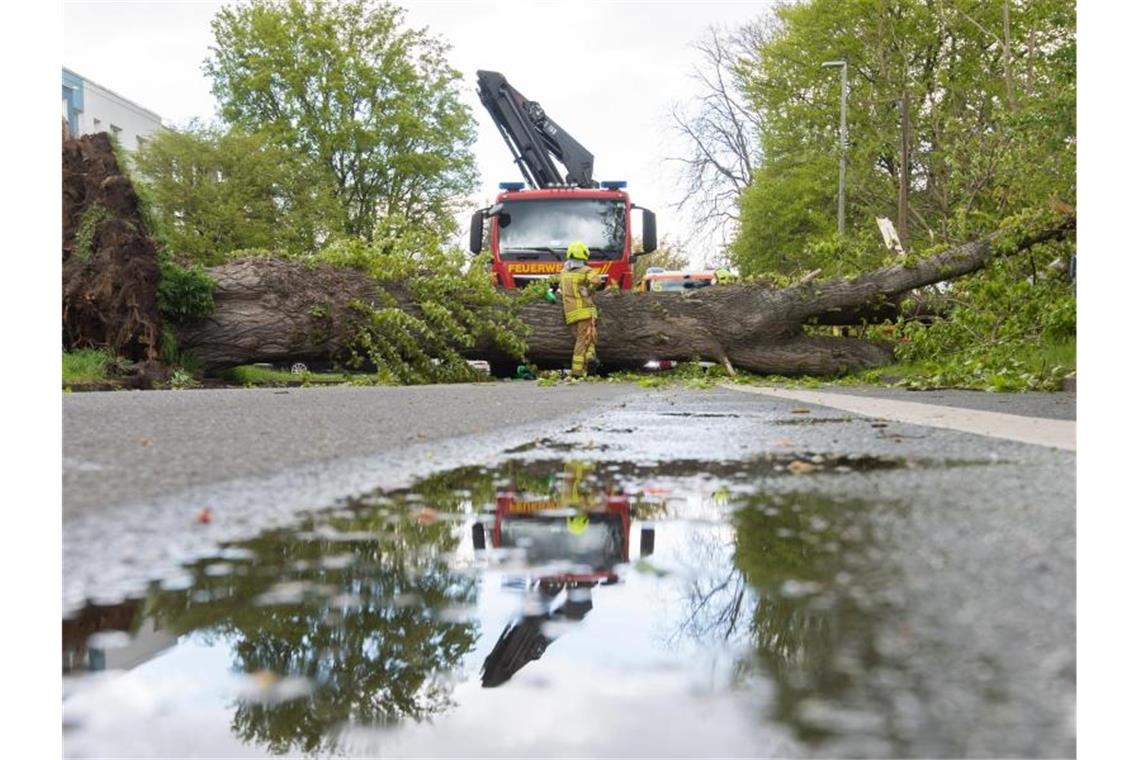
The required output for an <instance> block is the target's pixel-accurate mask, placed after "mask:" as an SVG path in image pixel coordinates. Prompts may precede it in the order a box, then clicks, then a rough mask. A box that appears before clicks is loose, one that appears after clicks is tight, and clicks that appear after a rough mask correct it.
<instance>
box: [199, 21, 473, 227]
mask: <svg viewBox="0 0 1140 760" xmlns="http://www.w3.org/2000/svg"><path fill="white" fill-rule="evenodd" d="M212 27H213V31H214V38H215V45H214V46H213V47H212V48H211V50H210V56H209V57H208V59H207V60H206V62H205V66H204V68H205V72H206V74H207V75H208V76H209V77H210V78H211V79H212V80H213V92H214V95H215V96H216V97H217V99H218V102H219V104H220V111H221V116H222V118H223V119H224V120H225V121H226V122H227V123H228V124H230V125H233V126H237V127H241V128H243V129H244V130H247V131H250V132H265V133H266V134H267V135H269V136H270V137H271V139H273V140H274V141H275V142H277V143H278V144H280V145H281V146H283V147H285V148H288V149H291V150H294V151H297V152H299V153H301V154H303V155H305V156H308V157H309V158H311V159H312V160H313V161H315V162H316V163H317V165H319V166H320V167H322V169H323V170H325V171H326V172H327V173H328V175H329V181H330V184H331V189H332V194H333V197H334V198H335V199H336V200H337V202H338V204H339V209H340V217H341V218H340V220H339V221H340V224H339V226H341V227H342V228H343V230H344V232H345V233H347V234H349V235H360V236H363V237H365V238H371V236H372V233H373V230H374V228H375V225H376V221H377V219H378V217H383V216H399V217H401V218H403V219H405V220H406V221H407V222H408V223H410V224H413V225H420V226H427V225H433V226H435V227H436V228H439V229H450V228H451V227H453V226H454V224H455V222H454V219H453V217H452V214H451V210H450V209H449V201H450V199H452V198H455V197H457V196H462V195H463V194H464V193H466V192H469V191H470V190H471V189H472V188H473V186H474V182H475V178H476V171H475V162H474V157H473V155H472V153H471V146H472V144H473V142H474V139H475V129H474V121H473V119H472V116H471V113H470V110H469V109H468V108H467V106H465V105H464V104H463V103H462V101H461V100H460V97H459V92H458V84H459V81H460V74H459V72H458V71H456V70H455V69H453V68H451V67H450V66H449V65H448V63H447V59H446V54H447V50H448V48H447V46H446V45H445V44H444V43H443V42H441V41H439V40H438V39H436V38H434V37H432V36H431V35H429V34H428V32H427V31H426V30H423V29H409V28H406V27H405V26H404V24H403V11H402V10H401V9H400V8H398V7H396V6H394V5H391V4H389V3H386V2H382V1H380V2H378V1H377V0H347V1H346V2H335V3H334V2H323V1H322V0H254V1H253V2H251V3H248V4H242V5H237V6H228V7H226V8H224V9H222V10H221V11H220V12H219V13H218V15H217V16H216V17H215V18H214V20H213V22H212Z"/></svg>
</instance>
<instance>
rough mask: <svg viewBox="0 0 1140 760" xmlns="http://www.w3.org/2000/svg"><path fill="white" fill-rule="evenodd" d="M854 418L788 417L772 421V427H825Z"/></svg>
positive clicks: (850, 420)
mask: <svg viewBox="0 0 1140 760" xmlns="http://www.w3.org/2000/svg"><path fill="white" fill-rule="evenodd" d="M854 420H855V418H854V417H790V418H788V419H783V420H772V424H773V425H825V424H827V423H831V422H853V421H854Z"/></svg>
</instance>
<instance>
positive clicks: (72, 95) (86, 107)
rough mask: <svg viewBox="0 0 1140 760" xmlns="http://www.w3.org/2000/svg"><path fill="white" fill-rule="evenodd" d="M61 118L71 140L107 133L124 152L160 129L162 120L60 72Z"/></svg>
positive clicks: (66, 70) (93, 85) (68, 72)
mask: <svg viewBox="0 0 1140 760" xmlns="http://www.w3.org/2000/svg"><path fill="white" fill-rule="evenodd" d="M63 118H64V119H66V120H67V129H68V132H70V133H71V135H72V136H73V137H79V136H80V135H90V134H95V133H96V132H110V133H111V134H112V135H113V136H114V137H116V138H117V139H118V141H119V144H120V145H121V146H122V147H123V148H124V149H126V150H128V151H133V150H135V149H137V148H138V147H139V146H140V145H142V144H143V143H144V142H146V139H147V138H148V137H149V136H150V135H152V134H154V133H155V132H157V131H158V130H160V129H162V117H160V116H159V115H158V114H156V113H155V112H154V111H150V110H147V109H146V108H143V107H142V106H140V105H139V104H138V103H134V102H132V101H130V100H127V99H126V98H124V97H123V96H122V95H119V94H117V93H114V92H112V91H111V90H108V89H107V88H106V87H103V86H101V85H99V84H96V83H95V82H92V81H91V80H90V79H85V78H83V77H81V76H79V75H78V74H76V73H75V72H74V71H71V70H70V69H67V68H65V69H64V70H63Z"/></svg>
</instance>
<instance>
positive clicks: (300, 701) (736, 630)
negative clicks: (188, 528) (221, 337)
mask: <svg viewBox="0 0 1140 760" xmlns="http://www.w3.org/2000/svg"><path fill="white" fill-rule="evenodd" d="M792 462H801V464H804V465H806V466H808V467H810V468H811V470H812V471H813V472H815V473H816V474H823V475H826V476H832V475H833V474H834V475H835V476H842V474H843V473H847V472H851V471H858V470H874V469H889V468H894V467H900V466H903V465H904V464H905V463H903V462H901V461H893V460H850V459H846V460H841V459H834V458H824V457H815V458H812V457H803V458H801V459H796V458H793V457H789V458H787V459H785V460H781V459H778V458H776V459H766V460H757V461H754V462H728V463H701V462H680V463H672V464H670V465H656V464H654V465H648V464H647V465H644V466H637V465H630V464H606V463H585V462H577V461H568V462H566V461H545V462H544V461H530V462H509V463H507V464H506V465H504V466H502V467H500V468H497V469H482V468H465V469H460V470H455V471H451V472H446V473H442V474H440V475H437V476H435V477H432V478H429V479H427V480H424V481H422V482H421V483H419V484H418V485H417V486H416V487H414V488H412V489H410V490H407V491H402V492H396V493H389V494H385V495H378V496H375V497H371V498H366V499H362V500H360V501H357V502H354V503H351V504H349V505H348V506H346V507H343V508H340V509H337V510H335V511H331V512H325V513H319V514H316V515H314V516H313V517H311V518H310V519H309V520H308V521H307V522H306V523H305V524H304V525H302V526H300V527H299V529H297V530H290V531H277V532H271V533H267V534H264V535H262V536H260V537H258V538H257V539H255V540H251V541H247V542H243V543H240V544H235V545H231V546H228V547H226V548H225V550H224V551H222V552H220V553H219V554H218V556H216V557H212V558H209V559H207V560H203V561H200V562H198V563H196V564H194V565H192V566H189V567H186V568H185V571H184V573H183V574H181V575H180V576H178V577H172V578H166V579H163V580H162V581H161V582H156V583H154V584H152V586H151V587H150V588H149V589H148V591H147V593H146V595H145V597H143V598H139V599H133V600H128V601H125V602H123V603H121V604H117V605H112V606H102V607H96V606H91V607H88V608H87V609H85V610H83V611H81V612H79V613H77V614H75V615H73V616H71V617H69V618H67V619H65V620H64V621H63V639H64V649H63V673H64V683H65V689H64V739H65V750H66V753H67V755H68V756H74V757H79V756H104V755H114V756H120V757H122V756H184V755H205V756H219V755H224V756H227V757H229V756H258V755H265V754H280V753H288V754H313V753H317V754H322V755H324V754H338V755H339V754H345V755H369V756H376V755H381V754H382V755H421V756H422V755H434V756H439V755H461V756H471V755H481V756H503V755H546V754H559V755H567V754H570V755H604V756H622V755H640V756H650V755H654V756H661V755H666V756H693V755H699V756H709V755H716V756H770V755H781V756H792V755H800V754H804V753H805V752H810V751H811V748H812V747H813V746H816V745H817V743H818V742H820V741H821V740H825V739H827V738H828V737H833V736H836V735H843V736H846V737H856V738H859V737H862V740H863V744H862V745H860V746H862V747H863V748H864V750H865V753H866V754H880V753H883V754H900V753H901V754H905V753H906V751H907V747H908V746H911V745H910V744H909V742H910V740H911V739H912V738H913V736H914V734H915V732H921V730H922V727H921V721H920V722H919V723H918V724H916V723H914V722H913V721H912V722H911V723H907V722H906V721H905V720H900V719H899V712H900V710H903V711H905V710H907V709H912V705H910V703H908V702H906V698H907V696H908V695H911V697H912V698H913V694H912V692H911V690H910V685H909V684H908V683H907V682H906V681H905V679H904V678H903V676H902V675H901V674H903V673H904V667H903V665H902V663H903V661H904V660H905V658H906V656H907V653H908V652H909V651H911V648H912V646H913V644H914V641H913V638H914V636H913V632H908V631H906V630H905V629H901V628H900V626H899V625H898V624H897V622H896V620H895V618H894V617H893V615H892V609H891V604H892V601H891V597H890V595H889V594H884V593H883V590H884V589H889V587H890V575H891V573H892V567H891V565H890V561H889V558H888V557H886V556H885V555H884V554H883V552H881V551H880V550H879V548H878V540H877V537H876V535H875V532H874V531H873V530H872V522H873V521H872V520H871V517H872V511H873V510H896V511H897V510H898V509H899V508H898V507H892V506H890V505H868V504H865V503H862V502H858V501H853V500H841V499H834V498H828V497H822V496H818V495H813V494H811V493H800V494H785V495H780V496H776V495H771V494H765V493H763V492H761V491H759V490H758V489H757V487H756V483H757V474H758V473H759V474H761V475H770V476H776V477H794V475H793V473H795V472H796V470H795V468H794V467H792V466H791V465H792ZM852 477H855V476H854V475H853V476H852ZM900 699H901V700H902V703H901V704H902V706H901V708H900V706H899V704H900V702H899V700H900Z"/></svg>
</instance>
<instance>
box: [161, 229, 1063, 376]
mask: <svg viewBox="0 0 1140 760" xmlns="http://www.w3.org/2000/svg"><path fill="white" fill-rule="evenodd" d="M1075 226H1076V217H1075V215H1073V214H1067V215H1064V216H1059V217H1053V218H1052V219H1051V220H1050V221H1049V222H1047V223H1043V224H1041V225H1040V226H1039V227H1038V228H1036V229H1032V230H1029V231H1026V232H1023V233H1021V234H1020V235H1018V236H1013V234H1012V233H1010V232H1008V231H998V232H995V233H992V234H990V235H988V236H986V237H984V238H982V239H980V240H976V241H973V242H970V243H966V244H964V245H961V246H958V247H956V248H952V249H950V250H947V251H944V252H942V253H940V254H937V255H935V256H930V257H927V258H924V259H919V260H917V261H914V262H913V263H910V264H899V265H896V266H891V267H886V268H883V269H879V270H876V271H873V272H869V273H866V274H863V275H860V276H858V277H854V278H850V279H844V278H840V279H832V280H828V281H822V282H808V283H804V284H801V285H797V286H793V287H790V288H783V289H773V288H771V287H765V286H762V285H757V284H739V285H722V286H716V287H711V288H703V289H700V290H695V291H691V292H689V293H636V292H629V291H616V290H609V291H606V292H603V293H599V294H598V295H597V297H596V299H595V300H596V303H597V305H598V312H599V319H598V336H599V342H598V358H599V359H600V360H601V362H602V363H603V364H604V365H606V366H608V367H614V368H623V367H629V368H636V367H641V366H643V365H644V363H645V362H647V361H650V360H653V359H658V360H663V359H673V360H688V359H693V358H697V359H702V360H706V361H714V362H725V361H728V362H730V363H731V364H732V366H734V367H736V368H737V369H742V370H746V371H750V372H757V373H764V374H784V375H834V374H842V373H845V372H851V371H858V370H862V369H867V368H870V367H875V366H882V365H884V364H888V363H890V362H891V361H892V359H893V355H892V349H891V346H890V345H889V344H886V343H882V342H874V341H868V340H861V339H857V338H832V337H821V336H809V335H806V334H805V332H804V325H805V324H810V323H819V324H823V323H837V322H839V321H840V320H843V319H847V320H848V321H850V319H851V318H852V317H854V316H857V315H862V316H863V317H867V316H871V317H874V316H875V315H879V316H880V317H881V316H885V315H889V314H891V313H894V309H893V307H894V306H897V303H898V298H899V297H900V296H902V295H903V294H905V293H908V292H909V291H912V290H914V289H915V288H920V287H923V286H925V285H931V284H934V283H937V282H942V281H945V280H951V279H954V278H956V277H961V276H963V275H966V274H969V273H971V272H975V271H977V270H979V269H981V268H982V267H983V266H985V264H986V263H987V262H988V261H990V260H991V259H992V258H993V257H994V256H996V255H999V254H1006V253H1015V252H1019V251H1023V250H1027V249H1028V248H1030V247H1032V246H1033V245H1035V244H1037V243H1039V242H1043V241H1045V240H1052V239H1057V238H1060V237H1063V236H1064V235H1066V234H1069V232H1070V231H1071V230H1073V229H1074V228H1075ZM209 271H210V274H211V275H212V276H213V277H214V278H215V279H216V280H217V282H218V287H217V290H216V292H215V304H216V311H215V313H214V315H213V316H211V317H210V318H209V319H205V320H201V321H199V322H197V323H195V324H193V325H190V326H188V327H184V328H182V329H181V330H179V333H178V337H179V345H180V346H181V347H182V348H183V349H184V350H187V351H190V352H191V353H192V354H193V355H194V356H196V357H197V358H198V359H199V360H201V361H202V362H203V363H204V365H205V366H206V367H207V368H214V369H217V368H222V367H227V366H234V365H237V364H247V363H251V362H275V363H280V362H291V361H312V360H319V359H328V358H337V357H338V356H341V355H343V354H345V353H346V352H347V351H348V350H349V349H350V347H351V345H352V343H353V341H354V339H355V337H356V335H357V334H358V331H359V329H360V328H361V326H362V321H361V320H362V318H363V315H361V313H360V312H359V310H357V309H355V308H354V307H353V305H352V304H353V302H354V301H359V302H363V303H373V302H376V301H377V299H378V298H379V295H380V294H379V292H378V290H377V286H376V284H375V283H374V282H373V281H371V280H369V279H368V278H367V277H366V276H365V275H363V274H362V273H360V272H357V271H355V270H348V269H337V268H333V267H329V266H324V265H322V266H317V267H315V268H312V267H308V266H306V265H304V264H302V263H299V262H293V261H288V260H280V259H247V260H242V261H238V262H234V263H230V264H226V265H224V266H220V267H214V268H213V269H211V270H209ZM388 295H390V296H395V297H396V299H397V301H398V302H400V303H402V304H407V308H410V309H414V306H412V305H411V302H410V299H408V298H407V297H406V294H400V293H392V292H390V291H389V293H388ZM520 315H521V317H522V319H523V321H524V322H525V323H526V324H527V325H528V326H529V328H530V335H529V336H528V338H527V345H528V355H527V359H528V360H529V361H530V362H533V363H534V364H536V365H537V366H539V367H542V368H551V367H565V366H569V363H570V356H571V352H572V348H573V338H572V336H571V333H570V331H569V329H568V328H567V327H566V325H565V324H564V322H563V318H562V307H561V304H551V303H547V302H545V301H538V302H535V303H531V304H527V305H524V306H522V307H521V309H520ZM465 354H466V355H467V356H468V357H469V358H473V359H477V358H478V359H487V360H489V361H492V362H502V361H507V360H509V357H506V356H504V355H503V354H501V353H499V352H497V351H496V350H494V349H493V348H491V347H489V346H476V347H474V348H472V349H468V350H466V351H465Z"/></svg>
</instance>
